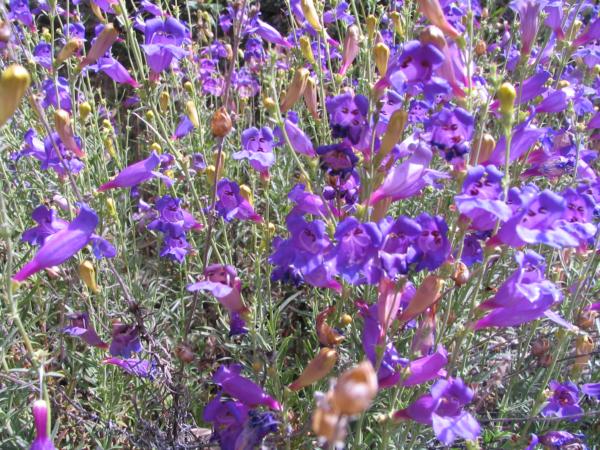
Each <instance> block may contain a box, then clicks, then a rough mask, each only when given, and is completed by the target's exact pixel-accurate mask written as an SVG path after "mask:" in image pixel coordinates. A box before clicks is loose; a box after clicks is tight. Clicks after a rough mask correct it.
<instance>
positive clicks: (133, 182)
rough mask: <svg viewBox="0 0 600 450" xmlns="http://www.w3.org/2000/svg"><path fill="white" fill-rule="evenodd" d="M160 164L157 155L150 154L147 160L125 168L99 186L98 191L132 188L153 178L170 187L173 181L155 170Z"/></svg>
mask: <svg viewBox="0 0 600 450" xmlns="http://www.w3.org/2000/svg"><path fill="white" fill-rule="evenodd" d="M160 162H161V160H160V157H159V156H158V154H156V153H155V152H152V154H151V155H150V156H149V157H148V158H146V159H143V160H141V161H138V162H136V163H134V164H131V165H129V166H127V167H125V168H124V169H123V170H122V171H121V172H119V174H118V175H117V176H116V177H114V178H113V179H112V180H111V181H109V182H107V183H104V184H103V185H102V186H100V187H99V188H98V191H99V192H104V191H107V190H109V189H116V188H124V187H134V186H137V185H138V184H140V183H143V182H144V181H148V180H149V179H151V178H155V177H158V178H160V179H161V180H162V181H163V182H164V183H165V184H166V185H167V186H169V187H170V186H171V185H172V184H173V181H172V180H171V179H170V178H169V177H167V176H165V175H163V174H162V173H160V172H158V171H157V170H155V169H157V167H158V166H159V164H160Z"/></svg>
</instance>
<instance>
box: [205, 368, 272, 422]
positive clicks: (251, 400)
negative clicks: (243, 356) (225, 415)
mask: <svg viewBox="0 0 600 450" xmlns="http://www.w3.org/2000/svg"><path fill="white" fill-rule="evenodd" d="M241 371H242V366H241V365H239V364H232V365H229V366H225V365H222V366H221V367H219V369H218V370H217V371H216V372H215V374H214V375H213V381H214V382H215V383H216V384H217V385H219V386H220V387H221V389H223V391H224V392H225V393H227V394H228V395H230V396H232V397H234V398H236V399H238V400H239V401H241V402H242V403H243V404H244V405H246V406H250V407H255V406H258V405H264V406H266V407H268V408H271V409H274V410H277V411H280V410H281V405H280V404H279V403H278V402H277V401H276V400H275V399H274V398H273V397H271V396H270V395H268V394H266V393H265V391H264V390H263V389H262V388H261V387H260V386H258V385H257V384H256V383H254V382H253V381H251V380H249V379H248V378H246V377H243V376H242V375H240V374H241Z"/></svg>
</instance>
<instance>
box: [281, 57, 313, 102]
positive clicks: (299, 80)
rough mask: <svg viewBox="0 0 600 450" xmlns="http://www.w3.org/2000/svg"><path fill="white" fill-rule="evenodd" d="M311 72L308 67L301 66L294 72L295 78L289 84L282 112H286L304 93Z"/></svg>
mask: <svg viewBox="0 0 600 450" xmlns="http://www.w3.org/2000/svg"><path fill="white" fill-rule="evenodd" d="M309 75H310V72H309V71H308V69H306V68H304V67H301V68H299V69H298V70H296V72H295V73H294V78H293V79H292V82H291V83H290V85H289V86H288V89H287V91H286V93H285V97H284V98H283V100H282V101H281V112H282V113H283V114H285V113H286V112H287V111H288V110H289V109H290V108H291V107H292V106H294V104H295V103H296V102H297V101H298V99H299V98H300V97H301V96H302V94H303V93H304V89H305V88H306V80H307V79H308V77H309Z"/></svg>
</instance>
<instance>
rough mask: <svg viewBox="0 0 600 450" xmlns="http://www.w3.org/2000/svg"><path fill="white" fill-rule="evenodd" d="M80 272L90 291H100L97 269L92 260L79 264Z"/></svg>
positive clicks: (95, 292)
mask: <svg viewBox="0 0 600 450" xmlns="http://www.w3.org/2000/svg"><path fill="white" fill-rule="evenodd" d="M78 272H79V278H80V279H81V281H83V282H84V284H85V285H86V286H87V288H88V289H89V290H90V291H92V292H93V293H94V294H97V293H98V292H100V287H99V286H98V284H97V283H96V269H95V268H94V265H93V264H92V262H91V261H88V260H86V261H84V262H82V263H81V264H79V268H78Z"/></svg>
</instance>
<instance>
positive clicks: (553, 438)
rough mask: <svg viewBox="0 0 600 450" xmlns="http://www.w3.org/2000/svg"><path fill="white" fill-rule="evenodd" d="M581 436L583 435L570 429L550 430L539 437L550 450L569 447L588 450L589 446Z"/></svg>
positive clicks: (561, 449) (541, 442)
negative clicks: (571, 431)
mask: <svg viewBox="0 0 600 450" xmlns="http://www.w3.org/2000/svg"><path fill="white" fill-rule="evenodd" d="M581 437H582V435H575V434H572V433H569V432H568V431H549V432H547V433H545V434H543V435H541V436H540V437H539V442H540V444H542V445H543V446H544V447H545V448H547V449H550V450H563V449H565V450H566V449H569V448H573V449H577V450H579V449H581V450H586V449H587V447H586V446H585V445H584V444H583V441H582V440H581Z"/></svg>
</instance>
